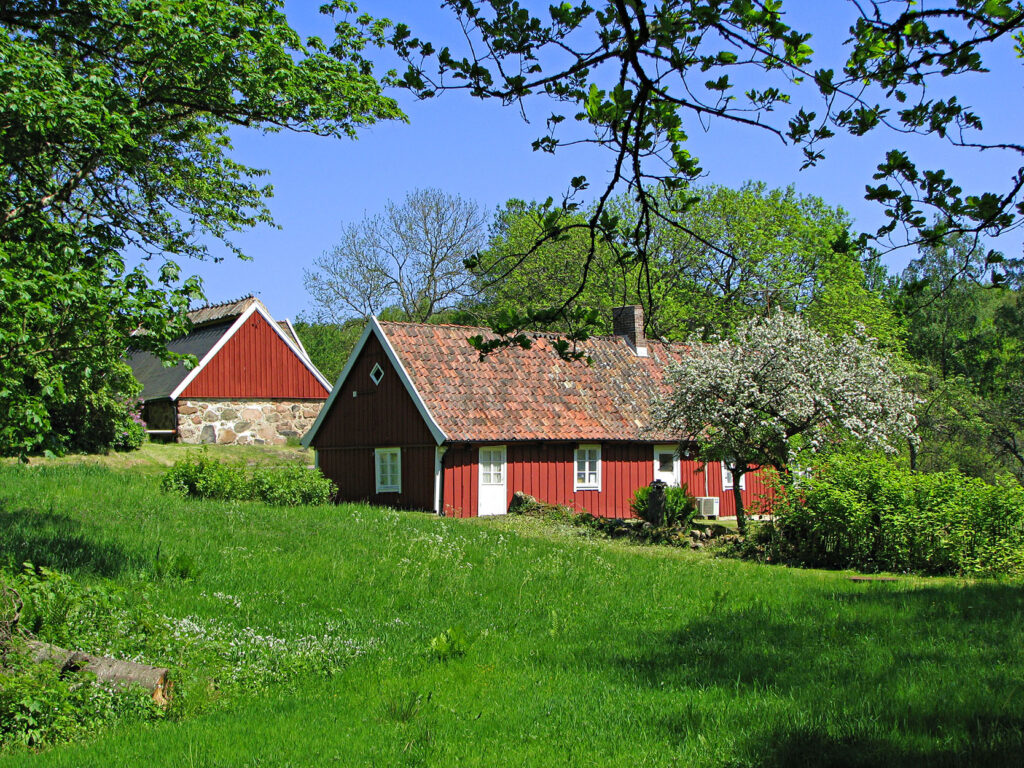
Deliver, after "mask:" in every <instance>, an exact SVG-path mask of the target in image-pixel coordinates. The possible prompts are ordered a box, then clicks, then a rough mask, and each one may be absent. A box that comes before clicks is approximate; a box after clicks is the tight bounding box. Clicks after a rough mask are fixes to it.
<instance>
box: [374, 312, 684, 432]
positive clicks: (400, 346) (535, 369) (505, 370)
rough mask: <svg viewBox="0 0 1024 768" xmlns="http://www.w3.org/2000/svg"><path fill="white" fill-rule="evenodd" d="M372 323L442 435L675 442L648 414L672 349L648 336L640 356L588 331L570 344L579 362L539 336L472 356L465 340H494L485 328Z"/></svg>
mask: <svg viewBox="0 0 1024 768" xmlns="http://www.w3.org/2000/svg"><path fill="white" fill-rule="evenodd" d="M380 326H381V329H382V330H383V331H384V333H385V335H386V336H387V338H388V341H389V342H390V343H391V346H392V348H393V349H394V350H395V353H396V354H397V355H398V358H399V360H401V362H402V365H403V366H404V367H405V369H406V372H407V373H408V374H409V377H410V378H411V379H412V382H413V385H414V386H415V387H416V390H417V391H418V392H419V394H420V397H422V398H423V401H424V404H425V405H426V407H427V409H428V410H429V411H430V413H431V415H432V416H433V417H434V419H435V420H436V421H437V423H438V426H439V427H440V428H441V429H442V430H443V431H444V433H445V434H446V435H447V437H448V440H449V441H450V442H479V441H504V440H509V441H512V440H629V441H642V442H672V441H674V440H676V439H678V436H677V435H673V434H670V433H666V432H664V431H662V430H659V429H657V428H656V426H655V425H654V424H653V421H652V414H651V411H652V407H653V405H654V403H655V401H656V399H657V398H658V396H659V395H663V394H666V382H665V374H666V371H667V368H668V366H669V363H670V361H671V360H672V359H673V357H677V356H678V355H679V354H680V352H681V351H682V350H681V348H680V347H678V346H670V345H667V344H663V343H661V342H656V341H648V345H647V349H648V357H637V356H636V354H635V353H634V352H633V350H632V349H631V348H630V346H629V345H628V344H627V343H626V341H625V339H623V338H620V337H608V336H603V337H594V338H592V339H588V340H587V341H585V342H581V343H580V344H579V349H580V350H581V351H582V352H583V353H584V354H585V355H586V356H589V357H590V358H591V361H592V362H591V364H590V365H588V364H587V362H586V361H585V360H580V361H566V360H563V359H561V358H560V357H559V356H558V353H557V352H556V351H555V350H554V347H553V345H552V341H553V338H554V337H550V336H546V335H543V334H538V335H536V336H535V337H534V338H533V346H532V347H531V348H530V349H520V348H518V347H513V348H509V349H502V350H498V351H496V352H492V353H491V354H489V355H487V356H486V357H485V358H484V359H482V360H481V359H480V357H479V354H478V353H477V351H476V350H475V349H474V348H473V347H471V346H470V345H469V342H468V341H467V339H468V338H469V337H470V336H474V335H476V334H482V335H483V336H484V338H485V339H486V338H493V334H491V333H489V332H488V331H487V330H486V329H482V328H471V327H467V326H458V325H423V324H418V323H393V322H380Z"/></svg>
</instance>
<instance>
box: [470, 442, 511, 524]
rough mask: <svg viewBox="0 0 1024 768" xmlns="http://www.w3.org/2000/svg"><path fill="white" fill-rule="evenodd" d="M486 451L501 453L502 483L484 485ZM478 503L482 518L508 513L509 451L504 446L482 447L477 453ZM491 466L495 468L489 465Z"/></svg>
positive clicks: (477, 506) (477, 509) (477, 510)
mask: <svg viewBox="0 0 1024 768" xmlns="http://www.w3.org/2000/svg"><path fill="white" fill-rule="evenodd" d="M484 451H489V452H490V451H501V483H500V484H499V483H494V482H489V483H487V484H484V462H483V460H482V459H483V453H484ZM476 463H477V497H476V498H477V503H476V513H477V515H479V516H480V517H489V516H493V515H504V514H505V513H506V512H508V449H507V448H506V446H504V445H481V446H480V447H479V448H478V449H477V453H476ZM489 466H493V465H492V464H490V463H489Z"/></svg>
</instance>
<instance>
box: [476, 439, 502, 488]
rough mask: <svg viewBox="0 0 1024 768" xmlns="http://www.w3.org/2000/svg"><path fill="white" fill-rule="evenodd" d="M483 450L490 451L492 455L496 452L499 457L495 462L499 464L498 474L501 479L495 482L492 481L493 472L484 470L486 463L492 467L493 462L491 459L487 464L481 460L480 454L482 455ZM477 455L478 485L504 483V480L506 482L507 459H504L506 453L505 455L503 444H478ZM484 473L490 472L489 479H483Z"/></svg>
mask: <svg viewBox="0 0 1024 768" xmlns="http://www.w3.org/2000/svg"><path fill="white" fill-rule="evenodd" d="M484 451H490V452H491V455H492V456H494V455H495V454H497V455H499V456H500V457H501V459H500V460H499V461H498V462H497V463H498V464H499V465H500V466H501V470H500V471H501V474H500V477H501V480H500V481H499V482H495V481H494V476H493V473H491V472H485V469H486V468H487V467H488V465H489V466H492V467H493V465H494V464H495V462H493V461H491V462H488V464H484V462H483V460H482V455H483V452H484ZM477 456H478V457H480V458H478V462H479V464H480V485H505V484H506V482H507V475H508V471H507V470H508V464H507V459H506V455H505V446H504V445H482V446H480V449H479V451H478V452H477ZM485 474H490V475H491V479H490V480H484V475H485Z"/></svg>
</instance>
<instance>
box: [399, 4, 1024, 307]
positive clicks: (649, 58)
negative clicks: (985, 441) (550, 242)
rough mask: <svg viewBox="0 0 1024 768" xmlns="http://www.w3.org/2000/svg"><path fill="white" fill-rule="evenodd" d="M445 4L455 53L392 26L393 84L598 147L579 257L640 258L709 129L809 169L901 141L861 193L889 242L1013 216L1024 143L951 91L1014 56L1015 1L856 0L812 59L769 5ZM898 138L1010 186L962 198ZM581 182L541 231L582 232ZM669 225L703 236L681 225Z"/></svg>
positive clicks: (645, 260)
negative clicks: (1002, 168) (998, 130)
mask: <svg viewBox="0 0 1024 768" xmlns="http://www.w3.org/2000/svg"><path fill="white" fill-rule="evenodd" d="M442 5H444V6H446V7H447V8H449V9H450V10H451V11H452V12H453V13H454V14H455V15H456V16H457V17H458V19H459V21H460V22H461V24H462V27H463V29H464V30H465V36H466V40H465V41H464V42H465V45H461V46H456V45H454V44H453V43H452V41H446V43H448V44H446V45H443V46H434V45H432V44H430V43H428V42H425V41H423V40H421V39H418V38H416V37H414V36H413V35H412V33H411V31H410V30H409V29H407V28H406V27H404V26H402V25H399V26H398V27H396V30H395V33H394V35H392V42H393V45H394V46H395V48H396V50H397V51H398V53H399V54H400V55H401V56H403V57H404V58H405V60H406V61H407V62H408V65H409V66H408V69H407V71H406V73H405V75H404V78H403V82H404V85H405V86H406V87H408V88H409V89H411V90H412V91H413V92H415V93H416V94H417V95H418V96H420V97H421V98H430V97H433V96H436V95H438V94H441V93H443V92H444V91H447V90H452V89H464V90H467V91H468V92H469V93H470V94H472V95H473V96H476V97H478V98H481V99H496V100H499V101H500V102H501V103H503V104H507V105H515V106H516V107H517V108H520V109H521V110H522V111H523V112H524V113H528V112H529V111H530V110H531V109H542V110H544V111H545V112H547V110H548V109H549V108H550V110H551V111H550V113H549V114H550V116H549V117H548V119H547V122H546V127H547V130H546V131H545V132H544V133H543V135H540V136H538V137H537V139H536V140H535V141H534V147H535V148H536V149H538V150H542V151H547V152H555V151H558V150H560V149H561V148H562V147H564V146H566V145H570V144H579V143H593V144H597V145H599V146H601V147H603V148H605V149H607V150H608V152H609V161H610V162H609V167H610V170H611V172H610V173H609V174H608V175H607V176H606V178H605V179H603V180H602V182H601V185H600V188H599V189H598V190H597V202H596V205H595V206H594V207H593V208H592V209H590V210H588V211H587V222H586V226H587V227H588V228H589V229H590V230H591V231H592V233H594V234H593V236H592V239H591V241H590V257H591V258H592V259H594V258H597V253H598V251H599V247H600V245H601V243H603V242H611V243H615V245H616V247H617V248H618V249H619V250H620V251H621V252H622V254H621V255H622V258H626V259H627V260H628V259H634V258H635V259H636V260H637V262H638V263H639V264H640V265H641V267H642V268H643V269H649V268H650V267H651V263H650V247H649V246H650V244H651V239H652V237H653V236H654V233H655V231H656V229H657V228H658V226H659V225H660V224H661V223H663V222H667V221H670V220H671V217H670V216H669V215H668V213H667V212H666V210H665V208H664V206H663V205H662V204H661V199H660V198H659V196H658V195H656V194H653V188H654V187H655V186H656V185H659V184H663V185H668V186H669V187H671V188H674V189H679V188H681V187H683V186H685V185H686V184H688V183H691V182H692V181H694V180H695V179H697V178H698V177H699V176H700V175H701V174H702V173H703V169H702V168H701V165H700V161H699V159H698V158H697V157H695V156H694V155H693V154H691V153H690V152H689V151H688V148H687V146H688V145H687V138H688V136H689V134H690V133H691V132H692V131H694V130H699V131H703V130H706V129H708V128H709V127H711V126H712V125H713V124H716V123H717V124H722V123H730V124H732V125H734V126H740V127H743V128H745V129H746V130H748V131H750V132H754V133H760V134H762V135H766V136H769V137H774V138H775V139H777V140H779V142H780V146H781V145H783V144H789V145H793V146H795V147H797V148H798V149H799V154H798V155H797V162H802V163H803V165H805V166H806V165H813V164H815V163H817V162H819V161H820V160H821V159H822V158H823V156H824V151H825V148H826V147H827V145H828V142H829V140H830V139H831V138H832V137H834V136H835V135H836V134H837V133H847V134H849V135H852V136H855V137H857V136H863V135H865V134H868V133H878V132H891V134H892V135H893V136H894V138H895V139H897V140H898V144H897V146H896V147H895V148H893V149H892V150H891V151H889V152H888V153H886V155H885V156H884V157H883V158H879V163H878V166H877V169H876V173H875V175H874V178H873V179H872V180H871V183H870V184H869V186H868V187H867V197H868V198H869V199H872V200H877V201H878V202H879V203H880V204H881V205H882V206H883V207H884V210H885V213H886V215H887V217H888V218H887V220H886V223H885V224H884V225H883V226H882V227H881V228H880V229H879V230H878V232H876V233H875V235H876V236H877V237H878V238H879V239H880V240H883V241H885V242H886V243H889V242H891V241H895V244H899V243H900V242H904V241H905V239H904V240H900V239H898V238H899V237H900V236H901V233H903V232H907V233H909V240H910V241H912V242H913V241H917V242H925V243H936V242H939V241H941V240H942V239H943V238H944V237H945V236H947V235H949V234H951V233H958V232H967V233H986V234H989V235H993V234H997V233H1001V232H1004V231H1006V230H1008V229H1010V228H1012V227H1014V226H1015V225H1016V224H1018V223H1019V222H1020V221H1021V220H1022V219H1024V168H1022V167H1021V166H1022V165H1024V145H1022V144H1019V143H1013V142H1012V141H1010V142H1004V141H1000V140H994V141H988V142H986V139H985V136H984V135H983V133H982V132H981V128H982V122H981V118H980V117H979V116H978V115H977V114H975V113H974V112H973V111H972V109H971V108H970V107H969V106H968V105H966V104H965V103H964V102H963V101H962V100H961V99H960V98H958V96H956V95H952V94H950V91H951V90H952V89H954V88H955V87H956V83H957V78H959V77H960V76H962V75H968V76H970V77H975V78H976V77H978V76H982V73H986V72H987V71H988V69H987V64H986V56H988V57H989V61H991V57H992V54H993V53H994V51H993V49H994V48H999V47H1002V48H1004V49H1010V48H1012V47H1013V44H1014V42H1016V44H1017V49H1016V50H1017V53H1018V55H1019V54H1021V52H1022V51H1024V36H1022V32H1021V30H1022V29H1024V5H1022V4H1021V3H1019V2H1015V1H1014V0H957V2H947V3H938V4H927V5H922V4H919V3H916V2H914V0H899V1H898V2H884V3H883V2H867V3H851V4H850V5H849V6H847V8H848V9H849V11H850V13H851V15H852V17H853V18H852V26H851V27H850V35H849V38H848V40H847V41H846V43H845V44H844V47H843V49H842V50H841V51H838V52H837V51H835V50H834V48H833V47H832V46H830V47H829V49H828V51H827V52H824V53H823V54H821V55H820V56H819V55H818V54H817V53H816V52H815V50H814V44H815V41H814V40H812V39H811V35H810V34H809V33H808V32H806V31H805V30H801V29H799V28H797V27H794V26H792V25H791V24H790V18H791V17H790V16H789V15H787V14H786V13H785V8H784V5H783V3H782V2H781V1H780V2H770V3H764V2H751V1H749V0H700V1H694V0H638V1H637V2H632V1H631V2H625V1H624V0H603V2H599V3H591V2H589V1H588V0H569V1H567V2H560V3H552V4H550V5H547V10H546V11H538V12H536V13H534V12H533V11H531V10H530V8H529V7H528V6H526V5H524V4H523V3H521V2H519V1H518V0H443V3H442ZM834 58H836V59H837V61H833V59H834ZM837 66H838V67H839V69H837ZM936 81H942V82H943V84H944V87H943V94H942V95H936V94H935V89H934V88H933V87H932V86H933V84H934V83H935V82H936ZM946 94H950V95H946ZM908 133H909V134H921V135H926V136H931V137H934V138H936V139H938V140H939V141H943V142H947V143H948V144H949V145H951V146H952V147H954V148H957V149H959V150H962V151H966V152H974V151H978V150H985V151H986V153H987V155H988V156H991V155H993V154H996V155H999V154H1001V155H1003V156H1004V158H1005V162H1006V167H1007V169H1008V170H1007V173H1006V180H1005V183H1004V184H1003V185H1002V186H1001V187H1000V188H994V189H982V190H975V189H972V185H970V184H967V183H960V184H958V183H956V181H955V180H954V179H952V178H951V177H950V175H949V174H948V173H946V172H945V171H944V170H943V169H942V168H935V167H925V166H924V165H921V164H919V162H918V158H916V157H914V156H912V155H911V153H910V151H908V150H906V149H904V147H905V145H906V141H905V138H904V137H905V134H908ZM589 183H590V182H589V181H588V180H587V179H586V178H584V177H582V176H581V177H576V178H574V179H573V180H572V181H571V183H570V189H569V190H568V192H567V194H566V196H565V198H564V200H563V203H562V205H561V206H553V210H555V211H561V212H562V213H564V214H565V216H564V217H563V218H561V219H559V218H557V217H556V218H554V219H551V220H549V221H548V224H547V226H546V227H545V230H544V232H543V233H542V236H543V237H547V238H558V237H559V236H560V235H561V234H562V233H563V232H564V231H565V230H566V229H567V228H568V229H573V228H577V227H579V226H580V225H579V224H578V223H577V222H576V221H574V219H573V215H574V214H575V213H578V212H579V210H580V207H579V205H578V203H577V201H576V197H577V193H578V192H580V191H582V190H584V189H586V188H587V187H588V186H589ZM622 191H627V192H628V194H629V195H630V196H631V197H633V198H634V199H636V201H637V203H638V205H639V208H640V215H639V216H637V217H636V219H635V221H633V222H632V223H631V226H629V227H627V228H621V227H620V225H621V223H622V222H621V220H620V219H619V218H618V217H617V216H615V215H614V211H613V208H614V205H613V203H612V200H613V197H614V195H615V194H617V193H619V192H622ZM933 216H935V218H933ZM546 221H547V220H546ZM675 226H677V227H678V228H679V229H680V231H682V232H683V233H685V234H686V235H687V236H689V237H691V238H693V239H694V240H697V241H698V242H699V241H700V235H699V233H698V232H696V231H694V230H693V229H692V228H689V227H687V226H686V224H685V223H683V222H679V221H677V222H676V223H675ZM583 274H584V275H589V274H590V273H589V270H584V271H583ZM577 290H578V292H582V290H583V287H582V285H578V286H577ZM571 298H574V297H571Z"/></svg>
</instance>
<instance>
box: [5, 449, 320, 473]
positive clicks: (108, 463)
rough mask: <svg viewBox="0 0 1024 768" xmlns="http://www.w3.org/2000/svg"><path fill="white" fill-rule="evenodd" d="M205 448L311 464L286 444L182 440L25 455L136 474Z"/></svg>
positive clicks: (253, 460)
mask: <svg viewBox="0 0 1024 768" xmlns="http://www.w3.org/2000/svg"><path fill="white" fill-rule="evenodd" d="M202 450H207V451H210V452H211V454H213V455H215V456H216V457H217V458H218V459H220V460H221V461H243V462H245V463H246V464H248V465H250V466H280V465H283V464H296V463H298V464H308V465H311V464H312V463H313V453H312V451H309V450H306V449H305V448H298V447H293V446H286V445H211V446H205V447H204V446H197V445H189V444H186V443H159V442H155V443H149V442H147V443H143V444H142V446H141V447H140V448H139V449H138V450H135V451H111V452H110V453H108V454H94V455H83V454H68V455H66V456H56V457H49V458H47V457H44V456H32V457H29V459H28V463H29V465H31V466H38V467H55V466H79V465H87V466H97V467H106V468H109V469H116V470H130V471H131V472H134V473H138V474H162V473H163V472H164V471H166V470H167V468H168V467H170V466H171V465H172V464H174V462H176V461H179V460H181V459H184V458H185V457H186V456H188V455H189V454H190V453H193V452H195V451H202ZM18 463H20V462H19V460H18V459H14V458H6V459H4V458H0V466H4V465H13V464H18Z"/></svg>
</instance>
